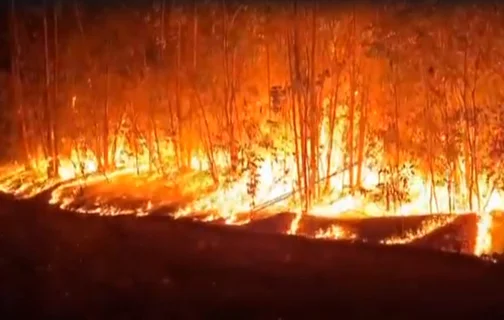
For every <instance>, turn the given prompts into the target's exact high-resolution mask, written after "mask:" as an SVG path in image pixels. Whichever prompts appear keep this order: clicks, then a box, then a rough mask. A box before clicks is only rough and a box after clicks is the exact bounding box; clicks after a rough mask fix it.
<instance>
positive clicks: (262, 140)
mask: <svg viewBox="0 0 504 320" xmlns="http://www.w3.org/2000/svg"><path fill="white" fill-rule="evenodd" d="M145 3H146V4H145V5H144V6H143V7H142V8H139V7H136V6H135V7H128V6H127V5H122V6H119V5H117V6H114V5H110V6H109V7H108V8H101V9H97V8H94V7H91V6H86V5H84V4H82V3H79V2H78V1H59V2H58V1H54V2H48V3H47V4H46V5H45V6H44V7H40V6H39V7H36V6H27V5H21V4H17V3H16V2H15V1H11V2H10V5H9V7H10V9H9V34H8V39H9V41H10V45H9V48H10V58H11V59H10V61H11V62H10V68H9V70H8V71H5V70H4V72H3V73H4V74H3V75H2V79H4V80H2V81H4V83H5V84H8V85H5V86H4V87H5V88H7V90H4V92H2V97H3V101H4V102H5V103H4V104H3V107H2V121H3V122H4V123H8V124H9V125H8V126H4V127H6V128H7V129H5V130H4V132H3V137H2V140H3V144H4V145H5V146H7V147H6V148H4V149H5V150H4V152H3V153H4V154H3V160H4V165H3V166H2V168H1V171H0V190H1V191H2V192H4V193H8V194H12V195H14V196H15V197H16V198H20V199H25V198H32V197H35V196H38V195H41V194H44V195H47V197H45V198H47V202H48V205H54V206H58V207H60V208H61V209H64V210H67V211H75V212H79V213H82V214H99V215H119V214H135V215H149V214H165V215H169V216H171V217H173V218H174V219H192V220H199V221H202V222H208V223H220V224H226V225H235V227H237V228H240V227H244V228H251V229H253V228H261V224H267V223H268V221H269V222H271V223H276V224H277V225H281V226H276V227H275V228H274V229H275V230H274V231H275V232H282V233H285V234H290V235H299V236H307V237H313V238H322V239H349V240H354V241H371V240H372V239H375V240H376V242H380V243H383V244H408V243H413V242H418V241H420V242H421V241H427V240H425V239H428V237H429V235H432V234H435V233H436V232H439V230H444V229H447V228H448V229H449V228H450V226H453V225H456V224H462V225H464V224H469V225H471V226H470V227H467V229H468V230H466V231H467V232H465V233H464V234H465V237H466V238H467V239H465V240H464V241H466V242H468V243H470V244H468V245H467V246H465V247H464V248H462V249H460V248H459V249H454V250H458V251H463V252H465V253H471V254H476V255H482V254H491V253H492V252H495V251H500V250H501V249H502V248H503V247H504V240H503V239H501V238H502V237H500V236H499V227H498V226H499V223H500V222H499V220H500V218H499V217H500V210H504V184H503V181H504V180H503V177H504V176H503V175H502V165H503V160H504V158H503V155H504V153H503V152H504V150H503V149H502V146H503V145H504V132H503V129H502V128H503V125H504V108H503V102H504V92H503V91H502V88H504V79H503V76H504V65H503V63H502V57H503V56H504V40H503V39H504V20H503V19H502V15H503V14H504V7H502V6H496V7H490V6H485V5H482V6H481V7H470V6H468V5H461V6H459V7H455V6H450V7H448V6H446V7H441V8H436V10H434V9H433V8H432V7H431V6H427V5H420V4H418V5H408V6H399V5H396V6H385V5H373V6H368V7H365V6H363V5H353V6H352V5H348V6H339V7H334V6H331V5H329V4H327V3H317V2H313V3H304V2H292V3H290V4H288V3H278V4H276V3H270V4H267V3H266V2H265V3H264V4H247V3H235V2H233V3H231V2H226V1H223V2H215V3H214V2H208V3H199V2H194V3H192V4H178V3H177V2H176V1H171V2H170V1H161V0H160V1H154V2H152V3H150V4H147V3H148V2H145ZM9 146H10V147H9ZM45 198H44V199H45ZM275 219H276V220H275ZM272 221H276V222H272ZM376 221H389V222H390V224H393V225H394V226H389V227H388V229H390V230H391V231H390V230H389V231H390V232H388V231H387V232H385V231H383V230H382V231H383V232H381V231H379V230H378V231H377V230H373V228H372V227H370V226H369V225H371V226H372V225H373V223H374V222H376ZM391 221H392V222H391ZM461 221H464V222H463V223H462V222H461ZM389 222H383V224H386V223H389ZM398 224H399V225H400V227H397V225H398ZM366 226H367V227H366ZM230 227H232V226H230ZM383 228H385V227H383ZM385 229H386V228H385ZM365 230H368V231H365ZM369 230H371V231H369ZM380 232H381V233H383V234H380ZM500 232H504V229H502V227H501V228H500Z"/></svg>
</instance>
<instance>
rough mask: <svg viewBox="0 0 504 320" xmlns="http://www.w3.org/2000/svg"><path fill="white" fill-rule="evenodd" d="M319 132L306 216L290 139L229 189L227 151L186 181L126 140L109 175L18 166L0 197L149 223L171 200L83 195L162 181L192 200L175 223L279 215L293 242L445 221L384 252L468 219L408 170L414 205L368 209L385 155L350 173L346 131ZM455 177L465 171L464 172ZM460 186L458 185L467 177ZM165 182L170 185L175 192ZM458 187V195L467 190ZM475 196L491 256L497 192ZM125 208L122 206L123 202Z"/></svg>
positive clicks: (481, 245)
mask: <svg viewBox="0 0 504 320" xmlns="http://www.w3.org/2000/svg"><path fill="white" fill-rule="evenodd" d="M341 109H343V108H341ZM321 124H322V125H321V127H320V134H319V143H320V146H319V148H318V156H317V157H318V158H317V163H318V164H317V168H318V172H316V176H318V180H317V181H316V182H315V185H316V186H317V192H316V193H317V197H315V198H314V199H313V201H312V202H311V203H310V204H309V206H307V204H306V201H305V200H304V199H303V197H302V196H301V194H302V193H303V192H304V190H303V187H302V188H301V189H300V187H299V186H300V183H299V179H300V177H301V175H302V174H301V173H300V172H298V167H297V163H296V161H297V160H296V156H295V155H294V153H293V152H292V150H293V149H294V148H295V147H294V146H293V141H295V140H294V138H293V137H288V139H283V140H281V141H273V144H276V145H278V146H281V147H282V148H283V149H284V151H283V152H276V153H272V152H271V151H269V150H268V149H267V148H264V147H260V146H253V147H251V149H252V150H253V151H254V153H255V156H256V159H258V160H255V162H253V163H252V161H251V160H250V159H249V160H248V163H247V159H245V164H243V165H242V167H243V168H246V170H245V169H244V170H242V172H241V173H238V174H235V175H234V178H233V179H229V177H230V175H229V174H228V171H229V166H230V164H229V158H230V155H229V153H227V152H225V151H222V150H219V151H215V153H214V154H213V157H212V161H213V162H214V163H213V164H212V163H211V160H210V158H209V157H208V154H205V153H204V152H201V151H198V152H194V153H193V156H192V157H191V159H190V162H189V163H190V168H189V169H190V171H191V174H190V175H185V176H184V175H182V174H181V173H180V172H178V171H177V170H167V171H166V170H165V171H164V172H163V174H160V173H159V172H160V169H159V168H157V169H158V170H153V169H152V165H151V164H152V159H151V158H150V156H152V154H149V151H148V150H145V152H142V153H140V156H139V155H138V154H137V155H136V156H132V155H128V154H129V153H128V152H127V149H128V147H129V146H128V144H127V142H126V139H117V140H118V141H121V142H120V143H119V144H118V145H117V147H116V148H115V153H114V154H110V158H111V159H113V166H111V168H113V169H110V168H109V169H108V170H100V167H101V166H100V163H99V161H98V160H97V157H96V156H95V155H94V154H93V153H92V152H91V151H90V150H85V151H82V150H77V149H72V150H71V152H70V156H69V157H68V158H65V157H61V158H60V159H59V167H58V171H57V172H58V176H57V177H54V178H51V179H48V178H47V175H46V174H45V172H46V170H45V168H46V167H47V166H48V164H49V162H48V161H37V162H36V163H32V165H31V166H30V169H27V168H23V167H19V166H15V165H12V166H9V167H5V168H4V170H3V171H2V178H1V181H0V190H1V191H3V192H6V193H12V194H14V195H15V196H17V197H21V198H30V197H33V196H34V195H37V194H39V193H41V192H42V191H44V190H47V189H51V188H52V191H51V197H50V200H49V202H50V203H51V204H54V205H58V206H59V207H61V208H62V209H66V210H74V211H77V212H81V213H94V214H105V215H116V214H137V215H145V214H148V213H149V212H150V211H152V210H154V209H157V208H162V206H163V205H165V204H166V203H167V201H168V199H165V198H164V197H163V195H162V193H161V191H154V193H157V195H156V197H155V198H156V199H153V198H152V197H154V196H153V194H151V195H147V196H145V198H143V199H140V200H139V201H138V202H136V204H135V207H133V208H131V207H130V208H128V209H126V208H121V207H120V205H117V204H107V202H106V200H107V199H106V196H105V195H103V196H101V195H100V196H97V197H95V200H93V201H94V203H93V204H92V206H90V205H89V203H88V204H86V205H83V204H82V200H81V199H82V197H83V193H85V191H84V190H85V189H86V188H90V187H92V186H99V185H100V184H106V183H111V182H113V181H115V180H118V179H122V178H121V177H123V178H124V177H130V178H131V177H133V178H132V179H134V180H135V181H137V182H135V183H136V184H138V183H140V181H141V180H142V181H144V182H145V181H147V182H149V183H154V182H158V183H159V181H162V186H163V187H168V186H169V185H171V186H172V187H175V186H178V189H179V190H178V192H179V194H178V195H179V196H180V195H184V196H185V197H187V198H190V199H194V200H187V201H188V203H186V204H185V205H184V206H183V207H182V208H180V209H179V210H177V211H176V212H175V213H174V216H175V217H176V218H182V217H192V218H194V219H199V220H202V221H207V222H208V221H213V220H222V221H223V222H224V223H226V224H247V223H249V222H250V221H252V220H257V219H261V218H263V217H267V216H271V215H274V214H276V213H279V212H291V213H294V214H295V216H294V219H293V220H292V223H291V225H290V227H289V228H288V230H285V232H286V233H288V234H291V235H296V234H298V230H299V228H300V225H302V223H303V217H304V216H307V215H311V216H317V217H321V218H331V219H334V218H341V219H344V218H347V217H351V218H366V217H383V216H409V215H422V214H426V213H446V214H447V215H446V217H441V218H438V219H435V220H429V221H427V222H425V223H423V224H422V226H421V227H420V229H419V230H416V231H411V232H409V233H407V234H406V235H405V236H403V237H391V238H389V239H385V240H383V241H382V243H384V244H405V243H410V242H412V241H414V240H416V239H419V238H421V237H424V236H426V235H428V234H430V233H431V232H433V231H435V230H437V229H439V228H441V227H443V226H445V225H447V224H449V223H451V222H453V220H454V219H455V215H456V214H457V213H467V212H470V211H472V210H471V208H470V207H469V206H468V203H469V201H468V197H469V194H468V193H467V192H466V191H464V190H467V188H459V190H458V192H457V193H450V192H449V190H448V188H446V187H443V186H438V185H433V184H432V182H429V181H427V179H424V178H423V175H422V173H421V172H419V173H418V175H415V173H414V172H410V171H409V170H408V169H405V171H407V172H406V173H405V174H404V176H405V177H406V178H407V183H408V187H409V191H408V193H409V195H410V199H407V200H400V201H398V200H390V199H388V198H387V200H386V201H383V200H381V201H379V200H373V194H374V196H375V197H376V194H378V193H380V194H382V195H383V193H384V192H385V197H388V195H387V194H386V193H387V192H389V191H387V190H384V189H383V188H384V186H385V188H386V183H387V177H385V178H384V177H383V173H381V172H380V170H379V164H383V163H384V162H385V160H384V157H383V156H382V155H380V152H381V153H383V151H380V150H378V151H379V152H376V150H375V152H374V155H373V156H372V157H371V156H369V155H367V156H366V157H365V158H363V159H362V162H361V164H360V165H352V166H349V165H348V161H347V157H346V154H345V149H344V148H343V147H342V146H343V145H344V144H343V143H342V142H343V141H344V137H345V127H344V126H343V125H341V126H336V127H335V128H334V130H332V132H333V136H330V134H329V132H330V130H329V124H330V123H329V120H328V116H327V115H325V116H324V117H323V121H321ZM276 130H277V131H275V132H279V131H281V132H285V131H287V127H286V128H282V127H281V126H280V128H279V129H278V128H277V129H276ZM275 132H274V131H273V129H272V128H270V127H268V125H267V124H266V123H265V124H263V125H262V127H261V135H263V136H265V137H270V138H271V137H272V136H274V135H276V133H275ZM273 140H274V139H273ZM289 141H290V142H289ZM331 141H332V144H331ZM163 147H164V149H163V156H165V157H167V158H170V157H171V158H173V146H171V145H169V144H167V145H165V146H163ZM111 150H112V149H111ZM149 155H150V156H149ZM243 158H245V157H243ZM461 161H462V159H461ZM247 164H248V165H249V166H248V167H247ZM212 167H214V168H217V169H215V170H216V171H217V172H218V176H217V178H218V181H216V184H215V181H214V182H212V179H211V178H210V176H209V175H208V172H209V170H210V169H211V168H212ZM406 168H408V166H406ZM460 168H461V169H460V170H462V168H463V166H460ZM351 170H353V173H352V172H351ZM359 170H360V173H359V174H360V176H361V181H360V184H359V189H356V188H354V189H353V190H348V188H347V186H348V184H349V177H350V175H351V174H353V176H357V174H358V172H359ZM460 176H464V174H463V172H461V175H460ZM167 177H170V178H169V179H167ZM182 177H183V178H182ZM388 179H392V178H388ZM384 180H385V182H384ZM168 181H171V184H170V183H169V182H168ZM252 184H253V187H251V185H252ZM460 184H461V186H464V181H462V182H461V183H460ZM181 186H183V187H181ZM478 187H479V189H478V190H480V193H479V196H476V195H474V194H472V197H473V198H472V201H471V203H478V204H480V205H479V206H480V208H479V209H478V210H477V213H478V216H479V219H478V225H477V237H476V239H475V243H476V244H475V248H474V254H476V255H481V254H484V253H488V252H491V236H490V233H491V232H490V231H491V226H492V215H491V211H492V210H497V209H503V208H504V202H503V198H502V194H501V191H500V190H496V189H495V188H493V187H491V186H490V185H489V183H486V182H485V181H484V180H483V179H482V180H481V181H478ZM305 188H306V187H305ZM180 189H183V190H180ZM160 194H161V195H160ZM196 195H201V196H199V197H196ZM124 201H125V202H127V201H128V198H126V199H124ZM79 203H81V204H80V205H79ZM313 236H314V237H315V238H333V239H341V238H351V239H353V238H356V237H357V236H356V235H355V234H353V233H352V232H350V231H348V230H345V229H344V228H343V227H341V226H337V225H333V226H332V227H331V228H330V229H328V230H319V231H318V232H316V234H315V235H313Z"/></svg>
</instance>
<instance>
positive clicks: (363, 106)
mask: <svg viewBox="0 0 504 320" xmlns="http://www.w3.org/2000/svg"><path fill="white" fill-rule="evenodd" d="M362 91H364V90H362ZM359 115H360V117H359V141H358V144H357V187H358V188H359V189H360V188H361V187H362V165H363V161H364V147H365V143H366V124H367V120H368V119H367V92H362V93H361V102H360V105H359Z"/></svg>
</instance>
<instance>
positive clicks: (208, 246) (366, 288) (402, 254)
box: [0, 196, 504, 319]
mask: <svg viewBox="0 0 504 320" xmlns="http://www.w3.org/2000/svg"><path fill="white" fill-rule="evenodd" d="M273 218H274V220H270V222H268V220H263V221H256V222H254V223H253V224H250V225H248V226H244V227H224V226H220V225H214V224H202V223H197V222H193V221H189V220H172V219H170V218H169V217H165V216H147V217H134V216H117V217H100V216H96V215H77V214H72V213H69V212H63V211H61V210H59V209H56V208H54V207H49V206H47V205H46V204H44V202H42V201H41V200H40V199H37V198H35V199H33V200H23V201H17V200H13V199H11V198H10V197H8V196H1V197H0V283H1V288H0V309H1V314H2V315H5V316H3V317H2V318H4V319H7V318H12V317H14V316H15V317H16V318H21V317H23V318H38V319H40V318H57V317H58V318H59V317H64V318H73V319H78V318H84V319H101V318H121V319H130V318H131V319H138V318H143V319H157V318H170V319H177V318H180V319H200V318H216V319H217V318H223V317H224V316H228V317H230V316H232V317H234V318H251V319H293V318H296V319H298V318H317V319H322V318H331V319H334V318H336V317H341V316H343V317H344V318H364V317H370V316H376V315H380V314H388V315H389V316H390V315H397V317H401V318H408V319H410V318H425V317H426V316H428V315H436V316H437V317H441V316H443V317H449V316H463V317H464V318H468V317H469V318H482V317H483V318H484V317H485V316H487V317H488V316H489V315H490V314H491V315H492V318H499V316H503V315H504V308H503V307H502V301H504V289H503V288H502V283H504V267H503V266H502V265H499V264H492V263H488V262H485V261H482V260H480V259H478V258H475V257H471V256H467V255H460V254H456V253H448V252H440V251H434V250H427V249H422V248H415V247H410V246H379V245H374V244H371V243H368V244H363V243H352V242H346V241H320V240H313V239H307V238H303V237H293V236H285V235H280V234H275V232H270V231H274V228H273V229H271V228H272V226H273V225H275V223H278V224H282V223H286V222H285V221H284V220H288V219H290V218H289V215H288V214H285V215H279V216H276V217H273ZM470 219H472V218H471V216H470V215H468V216H466V217H465V218H462V219H461V220H460V221H459V222H458V223H459V224H464V225H465V224H466V223H464V222H463V221H469V220H470ZM271 221H275V223H273V222H271ZM282 221H283V222H282ZM376 221H377V220H376ZM376 221H375V222H374V223H373V220H369V221H367V222H362V223H361V227H360V228H361V229H362V230H377V229H382V230H386V229H387V228H392V229H393V228H395V227H394V225H395V226H397V221H395V222H382V224H383V225H387V226H388V227H379V226H377V225H378V224H380V222H376ZM312 223H314V222H312ZM349 223H352V222H351V221H350V222H349ZM309 224H310V223H307V225H309ZM356 224H357V222H354V225H355V226H354V227H356ZM373 224H374V227H373ZM467 224H470V223H467ZM452 225H455V226H456V225H457V223H453V224H452ZM317 227H318V226H317ZM268 228H270V229H271V230H270V229H268ZM450 228H451V229H453V228H455V227H453V226H452V227H450ZM450 228H448V230H445V231H444V232H443V233H444V235H442V236H441V235H438V236H433V237H434V238H433V239H438V240H436V241H441V239H443V241H448V240H446V239H454V238H453V237H451V238H450V237H447V236H446V234H450V231H449V230H451V229H450ZM455 229H457V230H458V229H461V228H455ZM462 229H464V228H462ZM368 232H369V233H370V234H372V233H373V232H371V231H368ZM382 232H385V231H382ZM457 232H458V231H457ZM457 232H455V233H457ZM374 233H376V231H375V232H374ZM432 241H434V240H432V239H431V242H432Z"/></svg>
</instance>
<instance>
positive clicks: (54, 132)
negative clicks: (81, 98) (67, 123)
mask: <svg viewBox="0 0 504 320" xmlns="http://www.w3.org/2000/svg"><path fill="white" fill-rule="evenodd" d="M57 10H58V8H57V3H54V6H53V19H54V21H53V22H54V61H53V70H54V71H53V74H54V75H53V97H52V101H53V110H54V111H53V116H52V119H51V140H52V159H53V166H54V168H55V169H54V170H55V174H56V173H57V170H58V167H59V164H58V155H59V143H58V140H59V139H58V136H59V133H58V122H57V115H58V113H59V112H58V109H59V100H58V94H59V92H58V91H59V87H58V82H59V54H58V51H59V50H58V47H59V44H58V38H59V37H58V11H57Z"/></svg>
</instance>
